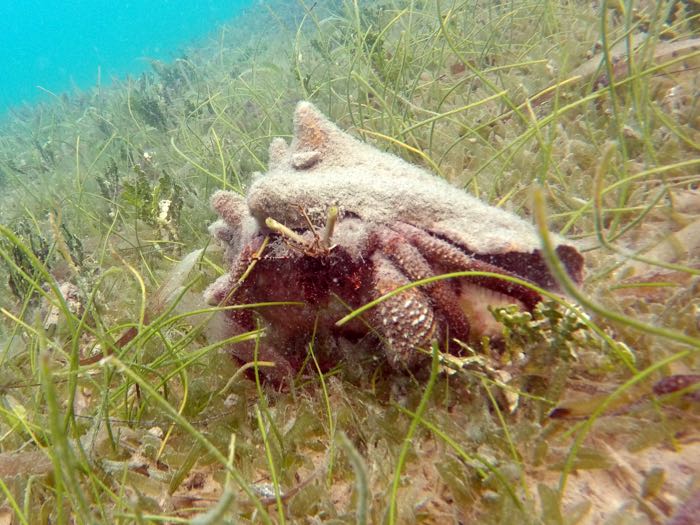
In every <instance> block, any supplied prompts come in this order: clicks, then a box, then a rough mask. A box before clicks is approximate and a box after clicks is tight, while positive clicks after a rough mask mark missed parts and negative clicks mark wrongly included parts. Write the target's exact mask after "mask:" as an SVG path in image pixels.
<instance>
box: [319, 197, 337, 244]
mask: <svg viewBox="0 0 700 525" xmlns="http://www.w3.org/2000/svg"><path fill="white" fill-rule="evenodd" d="M337 221H338V207H337V206H331V207H330V208H329V209H328V217H326V227H325V228H324V230H323V239H322V243H323V246H324V247H326V248H330V246H331V237H333V230H334V229H335V224H336V222H337Z"/></svg>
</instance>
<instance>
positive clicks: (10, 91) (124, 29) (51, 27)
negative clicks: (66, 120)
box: [0, 0, 253, 114]
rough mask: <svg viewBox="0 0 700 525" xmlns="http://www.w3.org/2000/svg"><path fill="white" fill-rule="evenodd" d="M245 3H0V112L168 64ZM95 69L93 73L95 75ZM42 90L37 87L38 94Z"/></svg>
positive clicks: (106, 0)
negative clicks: (158, 62)
mask: <svg viewBox="0 0 700 525" xmlns="http://www.w3.org/2000/svg"><path fill="white" fill-rule="evenodd" d="M252 3H253V1H252V0H203V1H177V0H170V1H169V0H151V1H149V0H131V1H129V0H123V1H119V0H0V19H1V20H2V22H1V23H0V28H1V29H0V114H1V113H5V112H6V111H7V109H8V107H11V106H13V105H17V104H21V103H23V102H30V103H32V102H37V101H40V100H43V99H46V98H47V97H50V96H51V95H49V94H48V93H47V92H46V91H44V90H48V91H50V92H52V93H55V94H60V93H62V92H65V91H69V90H71V89H72V88H73V87H79V88H83V89H85V88H90V87H92V86H94V85H96V84H97V82H98V75H99V76H100V82H101V84H103V85H105V84H108V83H109V82H110V79H111V78H113V77H124V76H125V75H126V74H138V73H139V72H141V71H143V70H144V69H147V68H148V67H149V63H148V60H147V58H158V59H161V60H169V59H172V58H175V57H177V56H179V55H180V54H181V51H182V49H183V48H184V47H186V46H187V44H188V43H189V42H191V41H192V40H193V39H196V38H199V37H203V36H205V35H206V34H208V33H209V32H211V31H213V30H215V29H216V27H217V24H220V23H222V22H226V21H227V20H230V19H231V18H233V17H235V16H236V14H238V13H240V12H241V10H243V9H245V8H246V7H248V6H249V5H251V4H252ZM98 72H99V73H98ZM42 88H43V89H42Z"/></svg>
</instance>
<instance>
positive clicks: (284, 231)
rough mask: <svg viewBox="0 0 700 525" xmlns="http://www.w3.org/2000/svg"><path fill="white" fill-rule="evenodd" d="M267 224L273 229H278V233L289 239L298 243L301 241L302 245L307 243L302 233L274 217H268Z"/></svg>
mask: <svg viewBox="0 0 700 525" xmlns="http://www.w3.org/2000/svg"><path fill="white" fill-rule="evenodd" d="M265 225H266V226H267V227H268V228H270V229H271V230H272V231H276V232H277V233H279V234H281V235H283V236H285V237H287V238H288V239H291V240H293V241H294V242H296V243H299V244H301V245H304V244H306V240H305V239H304V238H303V237H302V236H301V235H299V234H298V233H297V232H295V231H294V230H291V229H289V228H287V227H286V226H285V225H284V224H282V223H279V222H277V221H276V220H275V219H273V218H272V217H268V218H267V219H265Z"/></svg>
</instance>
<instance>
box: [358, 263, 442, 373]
mask: <svg viewBox="0 0 700 525" xmlns="http://www.w3.org/2000/svg"><path fill="white" fill-rule="evenodd" d="M372 263H373V268H374V286H375V289H376V291H377V293H378V294H379V295H384V294H386V293H389V292H391V291H393V290H395V289H396V288H398V287H399V286H403V285H405V284H409V283H410V280H409V279H407V278H406V276H405V275H404V274H403V273H402V272H401V271H400V270H399V269H398V268H397V267H396V266H395V265H394V264H393V263H392V262H391V261H390V260H389V259H388V258H387V257H385V256H384V255H382V254H381V253H379V252H377V253H375V254H374V255H373V256H372ZM371 317H372V321H373V325H374V326H375V327H376V328H377V331H378V332H379V333H380V334H381V335H382V336H383V337H384V339H385V341H384V342H385V344H386V353H387V358H388V361H389V364H390V365H391V366H392V368H394V369H395V370H400V369H402V368H408V369H409V370H410V369H412V368H415V367H416V365H417V364H418V363H419V362H420V360H421V359H420V358H421V354H420V353H418V352H417V351H416V348H419V347H424V346H427V345H428V344H429V343H430V341H431V339H432V338H433V336H434V334H435V331H436V330H437V322H436V319H435V314H434V311H433V307H432V305H431V304H430V299H429V298H428V296H427V295H426V294H425V293H423V292H422V291H421V290H419V289H418V288H411V289H408V290H406V291H404V292H402V293H400V294H398V295H394V296H393V297H390V298H389V299H387V300H386V301H383V302H382V303H380V304H379V305H378V306H377V308H375V309H374V310H373V311H372V314H371Z"/></svg>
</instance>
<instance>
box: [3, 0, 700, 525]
mask: <svg viewBox="0 0 700 525" xmlns="http://www.w3.org/2000/svg"><path fill="white" fill-rule="evenodd" d="M698 11H699V10H698V4H697V2H695V1H691V0H687V1H680V0H679V1H658V2H652V1H646V0H640V1H628V2H622V1H607V2H585V1H573V0H572V1H565V0H532V1H525V2H482V1H477V0H467V1H464V2H455V1H449V0H425V1H421V0H416V1H412V2H398V1H373V2H361V1H350V0H346V1H340V0H337V1H317V2H310V1H303V0H300V1H299V2H298V3H292V2H283V1H274V0H273V1H267V2H264V3H261V4H260V5H256V6H255V8H251V10H250V11H249V12H247V13H245V14H243V15H241V16H240V17H239V18H237V19H235V20H233V21H232V22H231V23H230V24H229V25H227V26H224V27H223V28H222V29H221V30H220V31H219V32H217V33H216V34H213V35H211V37H210V38H208V39H206V40H204V41H202V42H201V43H200V44H199V45H197V46H196V47H194V46H193V47H191V48H190V49H188V50H187V51H186V53H184V54H183V55H182V56H181V57H180V58H178V59H177V60H173V61H171V62H161V61H155V60H154V61H153V62H152V71H150V72H149V73H147V74H143V75H141V76H139V77H138V78H125V79H117V80H115V82H114V83H113V84H112V85H109V86H95V87H93V88H91V89H85V90H82V91H78V90H75V91H73V92H70V93H59V94H56V95H55V97H54V99H52V100H51V101H50V102H46V103H42V104H38V105H35V106H24V107H16V108H13V109H12V110H11V111H10V112H9V113H8V115H7V116H6V118H5V119H4V121H3V124H2V130H1V131H0V256H1V258H0V289H1V292H0V313H1V314H2V315H1V316H0V319H1V320H0V343H1V347H0V348H1V352H2V353H1V356H0V359H1V362H2V366H1V367H0V416H1V417H0V436H1V438H0V447H1V450H0V489H2V495H1V496H0V498H2V502H1V503H0V521H2V523H32V524H33V523H134V522H136V523H184V522H188V520H190V519H195V520H196V521H195V522H196V523H259V522H263V523H285V522H292V523H310V524H311V523H381V522H388V523H464V524H467V523H486V524H489V523H494V524H496V523H498V524H511V523H518V524H528V523H532V524H540V523H543V524H584V523H586V524H588V523H591V524H593V523H600V524H609V525H617V524H631V523H634V524H662V523H673V524H676V525H678V524H691V523H700V503H698V502H699V500H700V477H699V472H700V441H699V440H698V438H699V436H700V425H699V424H698V423H699V417H700V410H699V406H700V404H699V403H698V399H699V396H700V391H699V390H698V385H700V375H699V374H700V373H699V372H698V363H699V357H698V352H699V350H700V293H698V286H699V281H698V275H699V274H700V258H699V257H700V256H699V254H700V193H699V190H698V183H699V182H700V171H699V170H700V155H699V154H698V152H699V151H700V102H699V101H700V97H698V90H699V89H700V69H698V66H699V65H700V36H699V35H698V27H699V24H700V22H699V18H698V16H699V14H698ZM300 100H309V101H311V102H313V103H314V104H315V105H316V106H317V107H318V108H320V110H321V111H323V112H324V113H325V114H326V115H328V116H329V118H330V119H331V120H332V121H333V122H335V123H336V124H337V125H338V126H339V127H340V128H341V129H344V130H348V131H349V133H351V134H352V135H354V136H355V137H358V138H360V139H362V140H364V141H365V142H367V143H369V144H371V145H373V146H375V147H377V148H379V149H381V150H384V151H389V152H392V153H395V154H396V155H399V156H400V157H402V158H404V159H406V160H408V161H410V162H412V163H414V164H417V165H419V166H422V167H424V168H425V169H427V170H429V171H431V172H433V173H436V174H437V175H439V176H441V177H443V178H445V179H447V180H448V181H449V182H451V183H452V184H453V185H454V186H455V187H456V188H458V189H460V191H461V190H463V191H466V192H469V193H471V194H473V195H476V196H477V197H479V198H481V199H482V200H484V201H486V202H488V203H489V204H491V205H494V206H498V207H501V208H504V209H507V210H510V211H513V212H515V213H516V214H518V215H519V216H521V217H523V218H525V219H527V220H529V221H533V222H534V221H535V220H536V219H537V220H538V222H539V224H541V225H542V224H545V223H546V224H547V225H548V227H549V229H550V230H551V231H554V232H557V233H558V234H561V235H562V236H565V237H566V238H568V239H570V240H571V242H574V243H576V246H577V247H578V249H579V250H580V251H581V253H582V254H583V255H584V257H585V260H586V268H585V270H586V271H585V279H584V282H583V284H582V285H581V286H580V287H574V288H567V287H566V286H564V284H565V283H561V284H562V286H563V288H564V289H565V290H567V294H566V297H565V298H564V299H561V298H559V299H558V300H556V299H557V298H554V299H555V300H553V301H545V302H543V303H542V304H541V305H540V306H539V307H538V308H537V309H536V310H535V311H533V312H532V313H523V312H520V311H515V310H512V309H499V310H497V311H494V315H496V316H498V318H499V319H500V320H501V321H502V323H503V333H502V335H501V336H500V339H501V340H500V342H498V341H493V342H492V341H488V340H485V341H478V342H476V343H475V344H471V343H470V344H466V343H465V345H464V352H463V355H462V357H460V358H451V357H450V356H448V355H443V354H441V353H440V352H439V351H438V350H439V347H436V350H435V352H434V358H435V359H439V361H436V362H435V363H434V364H435V365H439V366H435V367H433V368H432V371H429V370H427V369H426V370H425V371H424V373H423V374H421V373H416V374H415V375H412V374H406V373H397V372H396V371H394V370H393V369H392V368H391V367H389V366H387V363H386V360H385V359H384V358H383V354H382V353H381V352H374V350H375V349H376V347H373V346H366V347H361V348H360V347H356V348H355V349H354V350H356V352H355V353H352V352H347V349H346V352H345V354H344V357H341V358H340V359H339V360H338V362H337V363H336V365H335V366H333V367H331V368H330V369H329V370H325V371H322V369H321V368H320V367H317V366H315V363H316V362H317V361H316V358H315V356H316V351H318V352H323V351H325V349H324V348H323V346H324V345H325V344H328V342H327V341H322V340H320V339H318V340H317V339H315V338H314V334H313V332H312V333H309V334H308V344H305V345H304V349H305V350H304V352H306V353H305V354H304V359H303V360H302V366H301V369H300V371H299V372H298V374H297V375H296V376H295V377H294V379H293V381H291V382H290V383H288V384H287V385H286V386H285V388H279V386H278V385H272V384H270V383H269V382H265V381H264V374H261V373H256V371H255V369H254V367H249V368H248V369H247V370H241V369H239V365H238V363H236V362H235V361H234V360H233V359H232V358H231V356H230V355H229V353H228V352H226V351H224V350H226V349H230V348H231V347H232V346H235V345H238V344H244V343H245V341H246V340H247V341H248V342H250V341H256V340H258V341H262V339H260V338H261V337H262V334H261V332H263V331H264V330H268V331H269V330H275V329H280V328H281V329H284V327H279V326H277V327H275V326H263V325H260V326H259V328H260V330H258V329H254V330H252V331H248V332H244V333H242V334H235V335H234V336H231V337H228V339H224V340H221V335H222V334H224V333H226V331H225V330H224V329H222V327H221V325H220V323H219V324H217V321H216V319H217V318H220V317H221V316H220V315H218V314H220V312H217V308H216V307H211V306H208V305H206V304H205V303H204V301H203V299H202V292H203V290H204V289H205V288H206V286H207V285H208V284H210V283H211V282H213V281H214V280H215V279H216V278H218V277H220V276H221V275H222V274H223V273H225V272H226V271H227V270H228V268H227V262H226V261H225V260H224V258H222V253H221V250H220V249H218V248H217V247H216V246H215V243H213V242H212V241H211V239H210V236H209V233H208V231H207V226H208V225H209V224H210V223H211V222H212V221H213V220H214V213H213V212H212V210H211V209H210V207H209V197H210V196H211V195H212V194H213V193H214V192H215V191H216V190H220V189H225V190H230V191H234V192H239V193H244V192H245V191H246V188H247V187H248V186H249V184H250V181H251V177H252V175H253V174H254V173H255V172H265V171H266V169H267V165H268V146H269V144H270V142H271V141H272V140H273V139H274V138H276V137H282V138H285V139H287V140H289V139H290V138H291V134H292V114H293V111H294V107H295V105H296V104H297V102H298V101H300ZM398 189H399V188H397V191H398ZM361 191H362V190H361V189H360V188H358V192H361ZM456 191H457V190H456ZM533 195H534V196H535V197H536V198H533ZM455 212H456V213H458V210H455ZM198 250H201V251H198ZM551 264H556V261H555V260H554V261H550V265H551ZM229 335H230V334H229ZM355 344H358V343H355ZM359 345H360V346H362V341H360V343H359ZM368 345H369V343H368ZM358 356H359V357H358ZM258 372H260V370H258Z"/></svg>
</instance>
